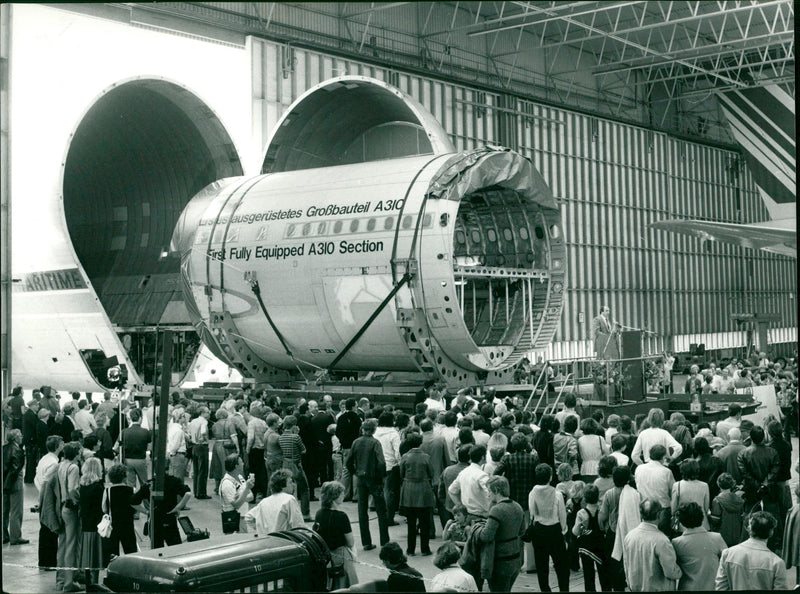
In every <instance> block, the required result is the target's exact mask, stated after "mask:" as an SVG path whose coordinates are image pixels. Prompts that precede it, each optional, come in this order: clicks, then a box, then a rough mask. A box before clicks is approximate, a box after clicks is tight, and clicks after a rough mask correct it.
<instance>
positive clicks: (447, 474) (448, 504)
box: [439, 462, 469, 512]
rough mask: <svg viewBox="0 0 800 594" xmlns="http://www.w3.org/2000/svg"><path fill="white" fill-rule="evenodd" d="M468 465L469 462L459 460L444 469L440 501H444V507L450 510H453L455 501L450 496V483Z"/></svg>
mask: <svg viewBox="0 0 800 594" xmlns="http://www.w3.org/2000/svg"><path fill="white" fill-rule="evenodd" d="M467 466H469V464H466V463H464V462H459V463H458V464H452V465H450V466H448V467H447V468H445V469H444V470H443V471H442V480H441V481H439V501H444V507H445V509H446V510H447V511H449V512H452V511H453V508H454V507H455V503H453V500H452V499H451V498H450V494H449V493H448V489H450V485H451V484H452V483H453V481H454V480H456V477H457V476H458V473H460V472H461V471H462V470H464V469H465V468H466V467H467ZM459 503H460V502H459Z"/></svg>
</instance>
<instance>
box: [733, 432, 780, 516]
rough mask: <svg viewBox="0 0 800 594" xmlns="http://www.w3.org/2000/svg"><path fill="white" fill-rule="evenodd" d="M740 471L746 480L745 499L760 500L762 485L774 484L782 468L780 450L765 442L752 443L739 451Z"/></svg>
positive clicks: (750, 500)
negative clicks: (759, 493)
mask: <svg viewBox="0 0 800 594" xmlns="http://www.w3.org/2000/svg"><path fill="white" fill-rule="evenodd" d="M738 463H739V472H741V473H742V479H743V480H744V492H745V500H746V501H748V502H754V501H757V500H758V498H759V497H758V494H757V492H758V490H759V488H760V487H761V486H762V485H766V486H769V485H773V484H774V483H775V481H776V480H777V478H778V471H779V470H780V457H779V456H778V452H776V451H775V450H773V449H772V448H770V447H767V446H765V445H763V444H761V445H755V444H753V445H751V446H748V447H747V448H745V449H744V450H742V451H741V452H739V458H738Z"/></svg>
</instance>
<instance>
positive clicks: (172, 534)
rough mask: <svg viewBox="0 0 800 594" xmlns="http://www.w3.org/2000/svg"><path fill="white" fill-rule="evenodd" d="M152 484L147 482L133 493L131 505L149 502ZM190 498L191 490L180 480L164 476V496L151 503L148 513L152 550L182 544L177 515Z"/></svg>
mask: <svg viewBox="0 0 800 594" xmlns="http://www.w3.org/2000/svg"><path fill="white" fill-rule="evenodd" d="M152 482H153V481H152V479H151V480H148V481H147V482H146V483H145V484H144V485H143V486H142V488H141V489H139V490H138V491H137V492H136V493H134V495H133V498H132V499H131V505H133V506H134V507H136V506H140V505H141V504H143V502H144V501H150V489H151V484H152ZM191 497H192V492H191V490H190V489H189V487H188V486H186V485H185V484H184V483H183V481H182V480H181V479H179V478H178V477H175V476H172V475H171V474H165V475H164V496H163V498H162V499H156V500H155V501H154V502H153V509H152V510H151V511H150V514H151V518H150V520H152V525H151V528H150V529H152V530H153V532H154V543H153V548H154V549H158V548H161V547H163V546H164V544H167V545H168V546H171V545H179V544H181V542H183V541H182V540H181V532H180V530H179V529H178V514H179V513H180V512H181V511H182V510H183V509H185V508H186V504H187V503H189V499H191ZM138 509H140V510H141V509H143V508H141V507H140V508H138ZM145 534H147V532H145Z"/></svg>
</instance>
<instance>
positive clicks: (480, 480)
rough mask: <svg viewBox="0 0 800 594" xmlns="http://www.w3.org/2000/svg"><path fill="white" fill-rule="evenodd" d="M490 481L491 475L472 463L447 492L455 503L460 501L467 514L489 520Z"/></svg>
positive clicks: (460, 473) (459, 474)
mask: <svg viewBox="0 0 800 594" xmlns="http://www.w3.org/2000/svg"><path fill="white" fill-rule="evenodd" d="M488 480H489V475H488V474H486V473H485V472H484V471H483V469H482V468H481V467H480V466H478V465H477V464H475V462H471V463H470V465H469V466H467V467H466V468H465V469H464V470H462V471H461V472H459V473H458V476H457V477H456V478H455V480H454V481H453V482H452V483H451V484H450V488H449V489H448V490H447V492H448V493H449V495H450V498H451V499H452V500H453V502H455V503H458V502H459V501H460V502H461V505H463V506H464V507H466V508H467V513H470V514H473V515H475V516H481V517H484V518H488V517H489V509H490V508H491V499H490V497H489V489H488V488H487V487H486V482H487V481H488Z"/></svg>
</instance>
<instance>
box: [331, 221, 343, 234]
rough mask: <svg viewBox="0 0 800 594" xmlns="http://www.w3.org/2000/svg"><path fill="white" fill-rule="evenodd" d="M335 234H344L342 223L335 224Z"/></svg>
mask: <svg viewBox="0 0 800 594" xmlns="http://www.w3.org/2000/svg"><path fill="white" fill-rule="evenodd" d="M333 232H334V233H341V232H342V221H336V222H335V223H334V224H333Z"/></svg>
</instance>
